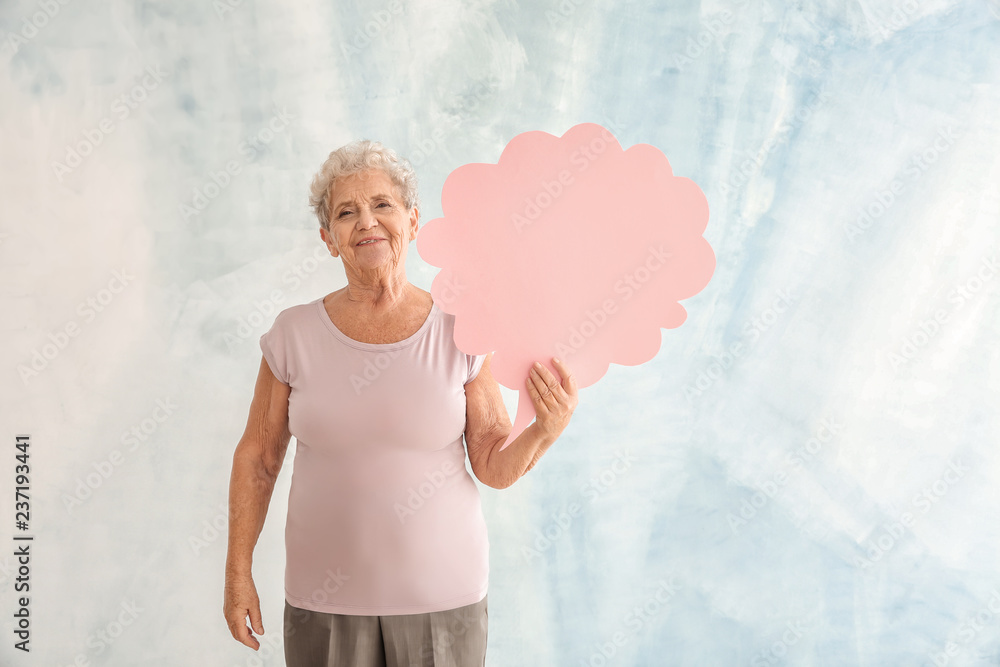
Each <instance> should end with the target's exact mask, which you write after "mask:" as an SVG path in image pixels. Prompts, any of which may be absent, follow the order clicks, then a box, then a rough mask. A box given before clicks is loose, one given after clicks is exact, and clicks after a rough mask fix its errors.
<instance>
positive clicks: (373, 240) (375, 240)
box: [358, 239, 385, 246]
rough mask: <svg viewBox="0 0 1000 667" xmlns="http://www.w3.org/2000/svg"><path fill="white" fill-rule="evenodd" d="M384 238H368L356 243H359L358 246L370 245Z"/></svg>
mask: <svg viewBox="0 0 1000 667" xmlns="http://www.w3.org/2000/svg"><path fill="white" fill-rule="evenodd" d="M384 240H385V239H370V240H368V241H362V242H361V243H359V244H358V245H359V246H360V245H372V244H375V243H378V242H379V241H384Z"/></svg>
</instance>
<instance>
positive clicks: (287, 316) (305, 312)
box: [274, 297, 324, 327]
mask: <svg viewBox="0 0 1000 667" xmlns="http://www.w3.org/2000/svg"><path fill="white" fill-rule="evenodd" d="M323 298H324V297H317V298H315V299H313V300H312V301H308V302H306V303H297V304H294V305H291V306H286V307H285V308H283V309H281V310H279V311H278V312H277V314H275V316H274V326H282V327H294V326H296V325H299V324H303V323H311V321H312V320H315V319H316V309H317V308H319V307H320V304H319V303H318V302H320V301H322V299H323Z"/></svg>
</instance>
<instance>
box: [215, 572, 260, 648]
mask: <svg viewBox="0 0 1000 667" xmlns="http://www.w3.org/2000/svg"><path fill="white" fill-rule="evenodd" d="M222 612H223V614H225V616H226V623H227V624H228V625H229V632H230V633H232V635H233V638H234V639H236V641H238V642H240V643H241V644H246V645H247V646H249V647H250V648H252V649H253V650H255V651H256V650H257V649H259V648H260V642H259V641H257V638H256V637H254V636H253V633H252V632H250V628H249V627H247V623H246V619H247V616H249V617H250V624H251V625H253V632H256V633H257V634H258V635H262V634H264V621H263V620H262V619H261V616H260V599H259V598H258V597H257V587H256V586H254V583H253V577H251V576H250V575H249V574H245V575H240V574H234V573H230V572H226V593H225V603H224V604H223V607H222Z"/></svg>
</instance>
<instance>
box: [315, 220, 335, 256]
mask: <svg viewBox="0 0 1000 667" xmlns="http://www.w3.org/2000/svg"><path fill="white" fill-rule="evenodd" d="M319 237H320V238H321V239H323V243H324V244H325V245H326V248H327V250H329V251H330V255H332V256H333V257H339V256H340V254H339V253H338V252H337V248H336V246H334V244H333V236H332V235H331V234H330V232H328V231H326V228H325V227H320V228H319Z"/></svg>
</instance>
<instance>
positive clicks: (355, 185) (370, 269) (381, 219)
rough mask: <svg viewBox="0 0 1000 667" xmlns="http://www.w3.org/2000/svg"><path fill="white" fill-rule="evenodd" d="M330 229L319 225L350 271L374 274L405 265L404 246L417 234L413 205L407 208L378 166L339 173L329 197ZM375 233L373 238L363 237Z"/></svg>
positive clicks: (368, 275)
mask: <svg viewBox="0 0 1000 667" xmlns="http://www.w3.org/2000/svg"><path fill="white" fill-rule="evenodd" d="M329 216H330V231H329V232H327V230H325V229H322V228H321V229H320V236H321V237H322V238H323V242H324V243H326V246H327V247H328V248H329V249H330V254H331V255H333V256H334V257H341V258H342V261H343V262H344V269H345V271H347V273H348V275H349V276H353V277H359V278H361V277H366V276H367V277H368V278H370V279H375V278H377V277H379V276H380V275H381V274H383V273H387V274H394V273H396V272H397V271H399V270H402V269H403V268H404V267H405V266H406V249H407V247H408V246H409V244H410V241H411V240H413V238H414V237H415V236H416V234H417V217H418V212H417V209H416V208H413V209H411V210H409V211H408V210H406V206H405V205H404V204H403V202H402V201H400V200H399V198H398V193H397V190H396V186H395V184H394V183H393V182H392V179H390V178H389V176H388V175H386V173H385V172H384V171H382V170H381V169H370V170H367V171H363V172H358V173H356V174H351V175H349V176H344V177H341V178H338V179H337V180H336V181H335V182H334V185H333V192H332V195H331V197H330V211H329ZM370 237H375V238H377V239H378V240H377V241H375V242H374V243H364V244H362V243H361V242H362V241H363V240H364V239H367V238H370Z"/></svg>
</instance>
